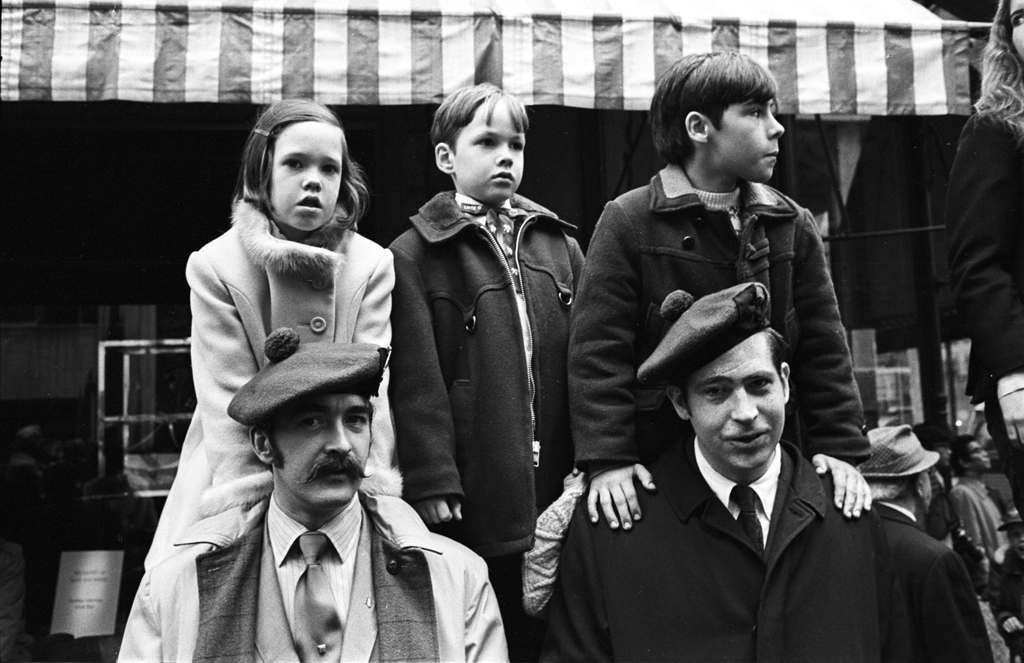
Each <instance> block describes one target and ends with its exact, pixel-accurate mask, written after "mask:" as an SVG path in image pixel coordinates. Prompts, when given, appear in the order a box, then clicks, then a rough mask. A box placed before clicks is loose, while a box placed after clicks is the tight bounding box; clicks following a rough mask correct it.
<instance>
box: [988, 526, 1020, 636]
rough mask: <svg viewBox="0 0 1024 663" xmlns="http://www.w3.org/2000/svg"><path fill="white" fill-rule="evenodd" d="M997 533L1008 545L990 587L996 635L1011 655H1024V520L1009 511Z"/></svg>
mask: <svg viewBox="0 0 1024 663" xmlns="http://www.w3.org/2000/svg"><path fill="white" fill-rule="evenodd" d="M999 530H1000V531H1002V532H1006V537H1007V538H1008V539H1009V540H1010V545H1009V546H1008V547H1007V548H1006V551H1005V554H1004V556H1003V563H1002V566H1001V567H1000V568H999V576H998V580H997V581H996V582H994V583H993V587H992V590H993V593H994V595H995V600H994V601H993V605H992V609H993V611H994V612H995V615H996V624H998V626H999V633H1000V634H1002V636H1003V639H1004V640H1006V646H1007V647H1009V649H1010V652H1011V653H1012V654H1014V655H1021V654H1024V520H1021V517H1020V514H1019V513H1018V512H1017V510H1016V509H1010V511H1009V512H1007V514H1006V517H1005V518H1004V519H1003V522H1002V524H1001V525H1000V526H999Z"/></svg>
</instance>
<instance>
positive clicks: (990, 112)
mask: <svg viewBox="0 0 1024 663" xmlns="http://www.w3.org/2000/svg"><path fill="white" fill-rule="evenodd" d="M1012 35H1013V28H1012V26H1011V25H1010V0H1000V1H999V6H998V7H997V8H996V15H995V18H993V19H992V29H991V30H990V31H989V36H988V45H987V46H986V47H985V53H984V55H983V57H982V73H981V98H980V99H978V103H977V104H976V106H975V107H976V108H977V110H978V113H980V114H984V115H987V116H990V117H992V118H994V119H997V120H1001V121H1003V122H1005V123H1006V124H1007V125H1008V126H1009V127H1010V130H1011V131H1012V132H1013V134H1014V136H1016V138H1017V144H1018V145H1020V146H1022V147H1024V62H1022V61H1021V58H1020V56H1019V55H1018V54H1017V50H1016V49H1015V48H1014V46H1013V40H1012Z"/></svg>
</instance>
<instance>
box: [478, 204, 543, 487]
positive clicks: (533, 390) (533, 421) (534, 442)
mask: <svg viewBox="0 0 1024 663" xmlns="http://www.w3.org/2000/svg"><path fill="white" fill-rule="evenodd" d="M533 219H534V216H528V217H526V218H525V219H523V222H522V223H521V224H520V225H519V230H518V232H516V241H515V244H514V245H513V247H512V256H513V260H515V264H516V271H517V272H518V273H519V287H520V288H521V289H522V291H523V303H524V304H526V320H525V321H521V323H522V324H523V328H524V329H525V332H526V337H527V339H528V340H529V344H530V348H531V350H535V348H534V345H533V340H534V339H533V330H532V329H531V328H530V307H529V305H528V303H527V298H526V281H525V280H524V279H523V268H522V265H521V264H520V263H519V244H520V241H521V240H522V239H523V231H524V230H526V226H527V225H529V224H530V222H531V221H533ZM478 227H479V226H478ZM480 229H481V231H482V232H483V234H484V237H486V238H487V243H488V244H489V245H490V246H491V248H492V249H493V250H494V252H495V253H496V254H497V255H498V259H499V260H500V261H501V264H502V265H503V266H504V267H505V273H506V274H508V279H509V282H510V283H511V284H512V296H513V297H518V296H519V295H517V294H516V292H515V290H516V277H515V274H514V273H513V272H512V266H511V265H509V262H508V259H507V258H506V257H505V253H504V252H503V251H502V250H501V247H500V246H498V240H496V239H495V238H494V236H493V235H491V233H490V232H488V231H487V229H486V228H480ZM518 308H519V304H518V302H517V303H516V309H517V313H516V317H519V315H518ZM523 351H524V352H525V351H526V348H525V347H524V348H523ZM529 359H530V364H529V365H528V366H527V367H526V381H527V384H528V385H529V388H530V438H531V453H532V455H533V466H534V467H535V468H536V467H539V466H540V440H538V439H537V413H536V410H535V408H534V406H533V401H534V399H535V398H536V397H537V385H536V382H535V381H534V377H533V365H534V364H535V363H536V362H537V353H536V352H535V351H531V352H530V357H529Z"/></svg>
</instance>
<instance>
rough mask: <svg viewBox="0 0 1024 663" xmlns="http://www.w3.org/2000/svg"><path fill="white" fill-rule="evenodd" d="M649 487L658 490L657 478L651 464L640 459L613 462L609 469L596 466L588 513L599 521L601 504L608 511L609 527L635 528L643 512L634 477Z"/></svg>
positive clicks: (592, 476) (591, 483)
mask: <svg viewBox="0 0 1024 663" xmlns="http://www.w3.org/2000/svg"><path fill="white" fill-rule="evenodd" d="M634 476H635V477H636V478H637V479H639V480H640V483H641V484H642V485H643V487H644V488H646V489H647V490H650V491H653V490H655V486H654V478H653V477H652V476H651V473H650V472H648V471H647V468H646V467H644V466H643V465H641V464H640V463H635V464H633V465H613V466H611V467H609V468H608V469H606V470H595V471H594V472H593V474H592V475H591V479H590V492H589V493H588V494H587V513H588V514H589V515H590V522H592V523H597V521H598V505H600V507H601V511H602V512H603V513H604V517H605V520H607V521H608V527H611V528H612V529H618V528H619V523H620V521H621V523H622V529H624V530H628V529H632V528H633V521H634V520H640V518H642V517H643V513H642V512H641V511H640V503H639V502H638V501H637V499H636V489H635V488H634V487H633V477H634Z"/></svg>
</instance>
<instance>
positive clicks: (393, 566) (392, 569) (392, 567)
mask: <svg viewBox="0 0 1024 663" xmlns="http://www.w3.org/2000/svg"><path fill="white" fill-rule="evenodd" d="M399 568H401V567H399V565H398V560H397V559H389V560H388V565H387V569H388V573H390V574H391V575H393V576H396V575H398V570H399Z"/></svg>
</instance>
